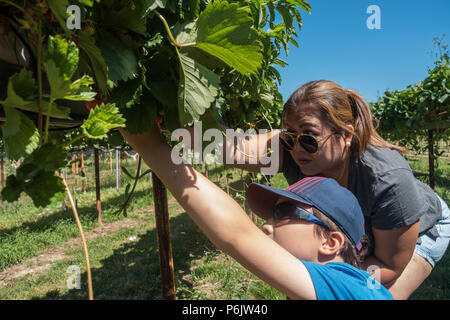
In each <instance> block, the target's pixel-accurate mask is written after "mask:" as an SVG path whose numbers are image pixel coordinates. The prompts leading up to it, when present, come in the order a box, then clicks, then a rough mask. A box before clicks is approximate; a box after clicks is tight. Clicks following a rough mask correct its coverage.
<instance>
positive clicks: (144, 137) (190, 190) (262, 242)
mask: <svg viewBox="0 0 450 320" xmlns="http://www.w3.org/2000/svg"><path fill="white" fill-rule="evenodd" d="M120 132H121V133H122V135H123V136H124V138H125V139H126V140H127V141H128V142H129V143H130V145H131V146H132V147H133V148H134V149H135V150H136V151H137V152H138V153H139V154H140V155H141V156H142V158H143V159H144V161H145V163H147V165H148V166H149V167H150V168H151V169H152V171H153V172H154V173H155V174H156V175H157V176H158V177H159V178H160V179H161V180H162V182H163V183H164V184H165V185H166V187H167V188H168V189H169V190H170V192H171V193H172V195H173V196H174V197H175V198H176V199H177V201H178V202H179V203H180V205H181V206H183V208H184V209H185V210H186V212H187V213H188V214H189V216H190V217H191V218H192V219H193V220H194V222H195V223H196V224H197V225H198V226H199V227H200V229H201V230H202V231H203V233H205V235H206V236H207V237H208V238H209V239H210V240H211V242H212V243H214V245H215V246H217V247H218V248H219V249H220V250H222V251H224V252H225V253H227V254H229V255H230V256H232V257H233V258H234V259H236V260H237V261H238V262H239V263H241V264H242V265H243V266H244V267H246V268H247V269H248V270H249V271H250V272H252V273H254V274H255V275H256V276H258V277H259V278H261V279H262V280H264V281H266V282H267V283H269V284H270V285H272V286H273V287H274V288H276V289H278V290H279V291H281V292H283V293H284V294H286V295H287V296H289V297H291V298H297V299H315V298H316V295H315V290H314V286H313V283H312V280H311V277H310V276H309V273H308V271H307V269H306V267H305V266H304V265H303V263H301V262H300V261H299V260H298V259H297V258H295V257H294V256H292V255H291V254H290V253H289V252H287V251H286V250H285V249H284V248H282V247H281V246H279V245H278V244H277V243H276V242H275V241H273V240H272V239H270V238H269V237H267V236H266V235H265V234H264V233H263V232H262V231H261V230H260V229H259V228H258V227H256V226H255V224H254V223H253V222H252V221H251V220H250V218H249V217H248V216H247V214H246V213H245V211H244V210H243V209H242V208H241V207H240V206H239V204H238V203H237V202H236V201H234V200H233V199H232V198H231V197H230V196H229V195H228V194H227V193H225V192H224V191H223V190H222V189H220V188H219V187H218V186H217V185H216V184H214V183H213V182H211V181H210V180H208V179H207V178H206V177H204V176H203V175H202V174H201V173H199V172H197V171H196V170H195V169H194V168H192V166H190V165H186V164H180V165H176V164H174V163H173V162H172V160H171V149H170V147H169V146H168V145H167V144H166V143H165V142H163V140H162V139H161V136H160V134H159V130H158V128H156V127H153V128H152V129H150V131H148V132H147V133H144V134H139V135H132V134H130V133H128V132H126V131H125V130H123V129H120Z"/></svg>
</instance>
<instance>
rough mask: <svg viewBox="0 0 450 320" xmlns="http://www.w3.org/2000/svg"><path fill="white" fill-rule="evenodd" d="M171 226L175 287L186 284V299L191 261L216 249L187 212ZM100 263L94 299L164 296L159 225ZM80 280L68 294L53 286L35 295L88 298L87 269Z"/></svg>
mask: <svg viewBox="0 0 450 320" xmlns="http://www.w3.org/2000/svg"><path fill="white" fill-rule="evenodd" d="M170 228H171V230H170V233H171V242H172V251H173V252H172V253H173V264H174V269H175V270H174V277H175V283H176V288H177V287H178V286H181V287H183V288H184V289H183V290H179V292H178V293H177V298H178V299H186V296H185V294H184V293H183V292H185V291H186V288H187V291H190V290H191V289H192V284H191V283H190V282H189V281H187V280H186V279H185V277H184V276H185V275H186V274H189V273H190V272H191V271H190V267H191V261H193V260H196V259H199V258H201V257H202V256H204V255H205V250H206V251H211V250H216V249H215V248H214V246H213V245H212V244H211V243H210V242H209V241H208V239H206V237H205V236H203V234H202V233H201V232H200V230H199V229H198V228H197V226H196V225H195V224H194V223H193V222H192V220H190V218H189V217H188V215H187V214H185V213H183V214H180V215H178V216H177V217H174V218H171V219H170ZM183 233H185V234H183ZM100 263H101V264H102V267H100V268H93V269H92V279H93V289H94V299H97V300H113V299H121V300H134V299H154V300H159V299H161V298H162V295H161V288H162V286H161V278H160V268H159V256H158V243H157V235H156V229H152V230H149V231H147V232H146V233H145V234H143V235H141V236H139V240H138V241H136V242H126V243H123V244H121V246H120V247H119V248H118V249H115V250H114V253H113V254H112V255H110V256H109V257H108V258H106V259H104V260H101V261H100ZM81 284H82V288H81V289H80V290H70V291H68V292H67V293H65V294H61V293H60V292H58V291H57V290H53V291H49V292H47V294H46V295H45V296H39V297H34V298H33V299H62V300H71V299H87V285H86V273H83V274H82V276H81ZM187 298H189V297H187Z"/></svg>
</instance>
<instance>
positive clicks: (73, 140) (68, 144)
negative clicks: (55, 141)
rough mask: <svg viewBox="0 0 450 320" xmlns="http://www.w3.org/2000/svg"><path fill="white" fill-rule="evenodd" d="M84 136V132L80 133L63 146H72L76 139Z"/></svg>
mask: <svg viewBox="0 0 450 320" xmlns="http://www.w3.org/2000/svg"><path fill="white" fill-rule="evenodd" d="M82 138H84V134H83V133H82V134H80V135H78V136H76V137H75V138H73V139H72V140H71V141H69V142H67V143H66V144H64V146H63V147H64V148H66V147H68V146H70V145H71V144H73V143H74V142H76V141H78V140H80V139H82Z"/></svg>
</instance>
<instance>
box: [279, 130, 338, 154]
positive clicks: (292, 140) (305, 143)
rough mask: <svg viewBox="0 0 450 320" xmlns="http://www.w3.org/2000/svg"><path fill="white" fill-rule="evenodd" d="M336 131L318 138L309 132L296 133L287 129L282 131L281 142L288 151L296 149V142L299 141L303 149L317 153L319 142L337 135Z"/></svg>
mask: <svg viewBox="0 0 450 320" xmlns="http://www.w3.org/2000/svg"><path fill="white" fill-rule="evenodd" d="M335 134H336V133H335V132H333V133H330V134H329V135H327V136H324V137H321V138H316V137H314V136H312V135H309V134H294V133H291V132H288V131H286V130H285V129H283V130H281V132H280V143H281V145H282V146H283V147H284V148H286V149H287V150H288V151H290V150H292V149H294V147H295V144H296V143H299V144H300V146H302V148H303V149H305V151H306V152H308V153H316V152H317V150H318V149H319V142H322V141H323V140H325V139H327V138H329V137H331V136H332V135H335Z"/></svg>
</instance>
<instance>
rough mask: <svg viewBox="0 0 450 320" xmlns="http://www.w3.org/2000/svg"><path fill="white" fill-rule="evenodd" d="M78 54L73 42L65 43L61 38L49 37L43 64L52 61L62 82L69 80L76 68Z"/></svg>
mask: <svg viewBox="0 0 450 320" xmlns="http://www.w3.org/2000/svg"><path fill="white" fill-rule="evenodd" d="M78 53H79V52H78V48H77V45H76V44H75V42H73V41H67V40H65V39H64V38H62V37H61V36H50V37H49V38H48V47H47V52H45V54H44V57H43V60H44V64H45V62H48V61H50V60H51V61H53V62H54V63H55V66H56V67H57V68H58V69H59V71H60V75H61V76H62V77H63V78H64V80H70V79H71V78H72V76H73V74H74V72H75V71H76V70H77V67H78Z"/></svg>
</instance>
